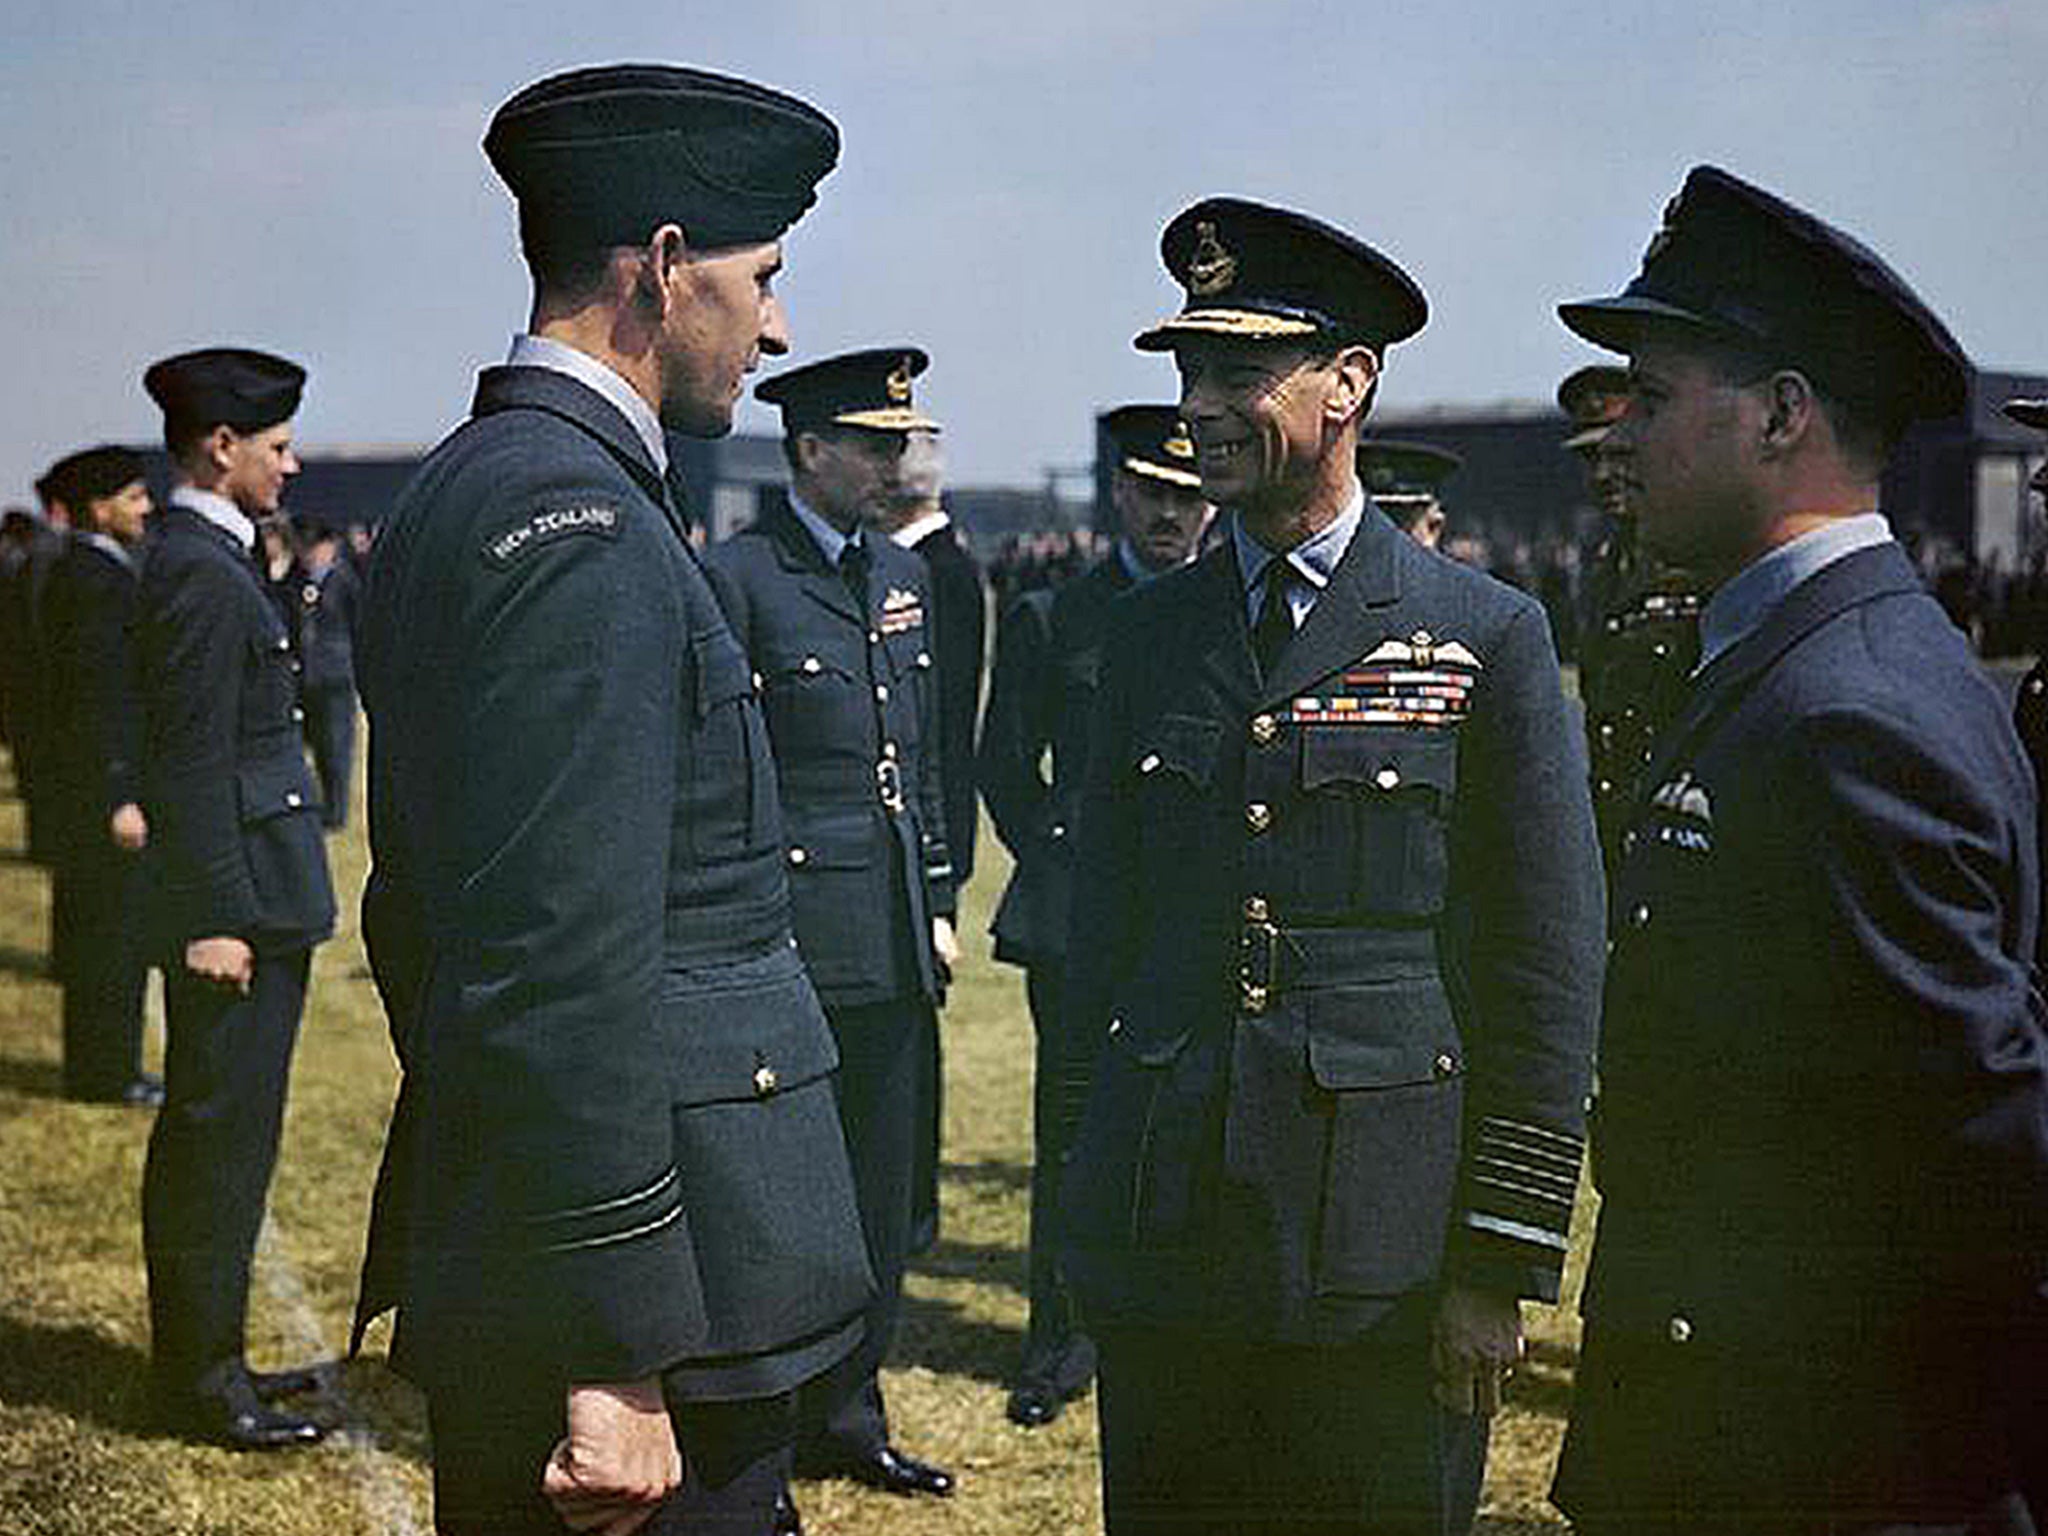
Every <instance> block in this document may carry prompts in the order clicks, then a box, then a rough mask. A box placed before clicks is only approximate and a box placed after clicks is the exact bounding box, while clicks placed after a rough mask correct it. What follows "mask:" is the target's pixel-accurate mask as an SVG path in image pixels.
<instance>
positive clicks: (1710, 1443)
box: [1558, 542, 2048, 1530]
mask: <svg viewBox="0 0 2048 1536" xmlns="http://www.w3.org/2000/svg"><path fill="white" fill-rule="evenodd" d="M1643 784H1644V790H1643V794H1642V798H1641V799H1640V800H1639V802H1638V805H1637V810H1636V815H1635V817H1634V819H1633V821H1632V823H1631V825H1630V827H1629V830H1628V832H1627V834H1626V836H1625V838H1624V840H1623V858H1622V864H1621V867H1620V869H1619V871H1618V874H1617V880H1616V886H1615V892H1614V902H1613V918H1614V932H1615V944H1614V951H1613V955H1612V957H1611V960H1610V962H1609V965H1608V975H1607V997H1606V1012H1605V1024H1604V1031H1603V1036H1602V1045H1601V1097H1600V1117H1599V1126H1598V1132H1597V1136H1596V1142H1595V1147H1594V1158H1595V1170H1594V1171H1595V1174H1596V1177H1597V1182H1598V1184H1599V1187H1600V1191H1601V1194H1602V1205H1601V1211H1600V1225H1599V1233H1598V1238H1597V1241H1596V1243H1595V1247H1594V1253H1593V1261H1592V1269H1591V1273H1590V1277H1589V1280H1588V1284H1587V1290H1586V1295H1585V1299H1584V1302H1583V1308H1582V1310H1583V1311H1584V1312H1585V1314H1586V1318H1587V1322H1588V1329H1589V1332H1588V1353H1587V1356H1586V1359H1585V1362H1584V1365H1583V1367H1582V1369H1581V1372H1580V1378H1579V1388H1578V1397H1577V1402H1576V1405H1575V1407H1574V1410H1573V1423H1572V1429H1571V1436H1570V1441H1569V1444H1568V1447H1567V1450H1566V1453H1565V1456H1564V1459H1563V1462H1562V1464H1561V1466H1560V1470H1559V1477H1558V1499H1559V1502H1560V1503H1561V1504H1562V1505H1563V1506H1564V1507H1565V1508H1567V1509H1568V1510H1570V1511H1572V1512H1573V1513H1575V1514H1577V1515H1580V1516H1582V1517H1584V1518H1587V1519H1592V1518H1595V1517H1599V1516H1621V1515H1626V1514H1630V1513H1635V1512H1639V1511H1646V1510H1655V1509H1659V1508H1663V1509H1670V1508H1674V1507H1676V1508H1683V1509H1685V1510H1687V1511H1688V1512H1689V1513H1696V1514H1699V1515H1701V1516H1702V1517H1705V1516H1709V1515H1712V1514H1713V1513H1715V1512H1717V1511H1719V1512H1730V1511H1740V1510H1744V1509H1747V1510H1749V1511H1751V1512H1754V1513H1761V1514H1764V1515H1769V1516H1773V1517H1775V1518H1777V1519H1778V1520H1781V1521H1782V1525H1783V1528H1784V1529H1787V1530H1790V1529H1794V1528H1795V1527H1796V1528H1798V1529H1804V1528H1805V1527H1804V1526H1798V1525H1797V1522H1796V1521H1795V1519H1794V1518H1793V1517H1794V1515H1795V1514H1796V1513H1802V1512H1803V1513H1807V1514H1816V1515H1826V1516H1829V1517H1831V1518H1836V1519H1839V1520H1840V1521H1841V1522H1842V1525H1841V1528H1844V1529H1846V1528H1848V1527H1849V1526H1850V1525H1857V1526H1860V1525H1863V1524H1876V1523H1880V1522H1883V1523H1889V1522H1890V1521H1893V1520H1899V1519H1906V1518H1919V1519H1924V1520H1929V1521H1935V1520H1938V1519H1941V1518H1943V1517H1946V1518H1948V1519H1956V1518H1960V1516H1959V1515H1958V1513H1957V1512H1958V1511H1967V1510H1969V1509H1970V1508H1972V1507H1973V1506H1974V1504H1975V1502H1976V1501H1977V1500H1979V1499H1981V1498H1982V1497H1983V1495H1984V1494H1985V1493H1986V1492H1987V1491H1990V1490H1992V1489H1994V1488H1996V1487H1997V1486H1999V1485H2000V1483H2001V1482H2002V1481H2004V1480H2006V1479H2008V1478H2009V1476H2010V1473H2009V1469H2007V1468H2005V1467H2004V1464H2003V1462H2004V1455H2005V1445H2004V1439H2003V1433H2002V1428H2003V1426H2002V1424H2001V1422H2000V1414H2001V1412H2002V1411H2003V1407H2004V1400H2003V1398H2002V1396H2001V1388H2000V1386H1999V1384H1998V1381H1997V1375H1998V1371H1999V1369H2000V1357H2001V1356H2003V1355H2004V1354H2005V1353H2006V1352H2007V1349H2008V1347H2009V1345H2008V1341H2007V1340H2004V1339H2002V1338H2001V1332H2002V1330H2004V1329H2005V1328H2007V1327H2008V1326H2009V1324H2010V1321H2011V1319H2012V1316H2013V1306H2014V1302H2015V1298H2016V1297H2018V1296H2020V1295H2021V1294H2022V1293H2023V1292H2024V1291H2025V1290H2026V1289H2027V1287H2028V1286H2029V1285H2030V1284H2031V1283H2032V1282H2034V1281H2037V1280H2038V1279H2039V1278H2040V1277H2041V1275H2042V1273H2043V1272H2044V1270H2048V1246H2044V1241H2043V1239H2044V1230H2048V1229H2044V1212H2048V1144H2044V1138H2048V1099H2044V1072H2048V1055H2044V1042H2043V1037H2042V1033H2041V1007H2040V998H2039V995H2038V993H2037V992H2036V990H2035V985H2034V979H2033V977H2032V975H2031V974H2030V962H2031V961H2032V958H2033V955H2034V942H2035V930H2036V925H2037V923H2038V921H2039V912H2038V904H2039V897H2040V892H2039V884H2038V879H2039V876H2038V870H2037V866H2036V857H2037V843H2036V837H2035V792H2034V782H2033V775H2032V773H2031V772H2030V771H2029V768H2028V765H2027V762H2026V759H2025V757H2024V755H2023V754H2022V752H2021V749H2020V745H2019V742H2018V741H2017V739H2016V738H2015V736H2014V733H2013V730H2012V726H2011V724H2010V722H2009V721H2008V719H2007V718H2006V712H2005V708H2004V705H2003V703H2002V701H2001V699H2000V697H1999V694H1998V692H1997V691H1996V690H1995V689H1994V687H1993V686H1992V684H1991V683H1990V682H1989V680H1988V679H1987V678H1986V677H1985V676H1984V674H1983V672H1982V670H1981V669H1980V667H1979V666H1978V664H1977V662H1976V660H1975V659H1974V658H1973V657H1972V656H1971V655H1970V653H1969V648H1968V645H1967V643H1966V642H1965V640H1964V639H1963V637H1962V635H1961V634H1960V633H1959V632H1958V631H1957V630H1956V628H1955V626H1954V625H1953V624H1951V623H1950V622H1949V620H1948V619H1947V617H1946V616H1945V615H1944V614H1943V613H1942V610H1941V608H1940V607H1939V606H1938V605H1937V604H1936V603H1935V601H1934V599H1933V598H1932V597H1931V596H1929V595H1928V594H1927V593H1926V591H1925V590H1924V589H1923V587H1922V585H1921V582H1920V580H1919V578H1918V577H1917V575H1916V574H1915V573H1914V571H1913V569H1912V567H1911V565H1910V563H1909V562H1908V560H1907V558H1906V556H1905V555H1904V553H1903V552H1902V551H1901V550H1900V549H1899V547H1898V546H1897V545H1896V544H1893V543H1890V542H1885V543H1882V544H1878V545H1876V546H1873V547H1871V548H1868V549H1865V550H1862V551H1860V552H1858V553H1855V554H1851V555H1849V556H1847V557H1845V558H1842V559H1840V560H1839V561H1837V562H1836V563H1835V564H1833V565H1830V566H1827V567H1826V568H1824V569H1823V570H1822V571H1821V572H1820V573H1819V574H1818V575H1815V576H1811V577H1809V578H1807V579H1806V580H1805V581H1804V582H1803V583H1802V584H1801V585H1799V586H1797V587H1795V588H1794V589H1793V590H1792V592H1791V593H1790V595H1789V596H1787V597H1786V598H1785V599H1783V601H1782V602H1781V603H1780V604H1779V605H1778V606H1777V607H1776V608H1775V609H1774V610H1773V611H1772V612H1771V613H1770V614H1769V616H1768V617H1767V618H1766V619H1765V620H1764V622H1763V624H1762V625H1761V627H1760V628H1758V629H1757V630H1756V631H1754V632H1753V633H1751V634H1750V635H1749V636H1748V637H1747V638H1745V639H1742V640H1740V641H1738V642H1736V643H1735V644H1734V645H1733V646H1732V647H1730V648H1729V649H1728V650H1727V651H1725V652H1724V653H1722V654H1720V655H1718V656H1717V657H1715V658H1714V660H1713V661H1712V662H1710V663H1709V664H1708V666H1707V667H1706V668H1705V670H1704V671H1703V672H1702V673H1701V675H1700V677H1699V679H1698V681H1697V682H1696V684H1695V687H1694V691H1693V693H1692V696H1691V698H1690V700H1689V701H1688V703H1687V705H1686V707H1685V709H1684V710H1683V712H1681V714H1680V715H1679V716H1678V718H1677V720H1676V721H1675V722H1674V723H1673V725H1672V727H1671V728H1670V730H1669V731H1668V732H1667V733H1666V735H1665V736H1664V737H1663V738H1662V740H1661V743H1660V746H1659V750H1658V755H1657V758H1656V760H1655V762H1654V763H1653V764H1652V766H1651V770H1650V772H1649V773H1648V774H1647V775H1646V777H1645V778H1644V780H1643ZM1829 1528H1830V1529H1833V1528H1835V1527H1832V1526H1830V1527H1829Z"/></svg>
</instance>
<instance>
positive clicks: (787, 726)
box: [761, 650, 872, 766]
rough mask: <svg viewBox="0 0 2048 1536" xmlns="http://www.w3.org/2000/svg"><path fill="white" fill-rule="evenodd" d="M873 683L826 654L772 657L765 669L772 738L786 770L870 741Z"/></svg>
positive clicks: (764, 689)
mask: <svg viewBox="0 0 2048 1536" xmlns="http://www.w3.org/2000/svg"><path fill="white" fill-rule="evenodd" d="M869 686H870V685H869V684H868V683H867V681H866V680H865V679H864V678H861V677H858V676H856V675H855V674H854V672H853V671H852V669H850V668H849V667H847V666H846V665H845V664H844V663H843V662H842V661H841V660H840V659H839V658H838V657H836V656H833V655H830V654H827V653H826V652H825V651H823V650H815V651H791V652H789V653H787V654H782V655H770V656H768V657H767V658H765V660H764V664H763V666H762V669H761V694H762V703H763V704H764V705H765V706H766V708H767V712H768V734H769V735H770V737H771V738H773V740H774V743H775V752H776V755H777V756H778V757H779V758H781V759H782V761H783V763H784V765H785V766H787V765H789V764H791V763H795V762H800V761H803V760H805V759H809V758H815V757H820V756H831V755H833V754H834V753H838V752H844V751H846V750H847V744H848V743H849V742H861V741H865V740H867V739H868V738H869V736H870V734H871V730H870V728H869V727H866V726H865V725H864V724H863V723H862V714H863V712H868V713H871V712H872V706H871V705H869V704H868V703H867V701H866V698H865V695H866V693H867V690H868V688H869Z"/></svg>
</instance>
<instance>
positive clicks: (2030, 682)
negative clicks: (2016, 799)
mask: <svg viewBox="0 0 2048 1536" xmlns="http://www.w3.org/2000/svg"><path fill="white" fill-rule="evenodd" d="M2005 414H2006V415H2007V417H2009V418H2010V419H2011V420H2013V421H2015V422H2018V423H2019V424H2020V425H2021V426H2023V427H2033V428H2035V429H2036V430H2037V431H2042V432H2048V400H2008V401H2006V402H2005ZM2029 484H2030V485H2031V486H2032V487H2033V491H2034V494H2035V495H2036V496H2038V497H2040V498H2041V502H2042V504H2043V506H2044V507H2048V460H2044V461H2043V462H2042V464H2041V467H2040V468H2039V469H2037V470H2035V471H2034V478H2033V479H2032V481H2030V482H2029ZM2033 638H2034V642H2035V644H2036V645H2039V646H2042V647H2043V649H2042V652H2041V654H2040V655H2039V656H2038V657H2037V658H2036V659H2035V662H2034V664H2033V666H2032V667H2030V668H2028V670H2027V675H2026V676H2025V677H2024V678H2022V679H2021V680H2020V691H2019V698H2018V701H2017V702H2016V703H2015V704H2014V706H2013V724H2014V726H2016V727H2017V728H2018V730H2019V735H2020V745H2021V746H2023V747H2025V748H2026V749H2027V760H2028V761H2029V762H2031V763H2032V764H2033V765H2034V781H2035V783H2036V784H2048V641H2044V640H2043V637H2041V636H2038V635H2037V636H2035V637H2033ZM2044 826H2048V823H2044ZM2044 863H2048V859H2044ZM2036 957H2037V963H2038V964H2041V965H2042V966H2044V967H2048V925H2044V940H2043V943H2042V944H2041V945H2039V946H2037V948H2036Z"/></svg>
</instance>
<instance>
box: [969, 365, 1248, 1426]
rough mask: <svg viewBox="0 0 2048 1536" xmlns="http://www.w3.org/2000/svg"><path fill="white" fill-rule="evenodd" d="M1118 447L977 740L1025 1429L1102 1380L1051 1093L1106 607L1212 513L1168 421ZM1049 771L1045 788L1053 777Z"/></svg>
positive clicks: (1003, 673)
mask: <svg viewBox="0 0 2048 1536" xmlns="http://www.w3.org/2000/svg"><path fill="white" fill-rule="evenodd" d="M1099 424H1100V428H1101V432H1102V434H1103V435H1105V436H1106V437H1107V439H1108V441H1109V442H1110V443H1111V444H1112V445H1114V452H1115V454H1116V467H1115V468H1114V469H1113V470H1112V471H1111V472H1110V481H1109V486H1110V503H1111V506H1112V509H1113V510H1114V512H1115V514H1116V525H1117V540H1116V547H1115V548H1114V550H1113V551H1112V552H1111V553H1110V556H1109V558H1108V559H1106V560H1103V561H1101V562H1099V563H1098V564H1096V565H1095V566H1094V567H1093V568H1092V569H1090V570H1089V571H1088V572H1087V573H1086V574H1085V575H1082V576H1079V577H1077V578H1075V579H1074V580H1073V581H1070V582H1068V583H1066V584H1065V585H1064V586H1062V587H1059V588H1058V589H1056V590H1052V589H1044V588H1041V589H1039V590H1037V591H1034V592H1026V593H1025V594H1024V595H1023V596H1022V597H1020V598H1018V599H1017V600H1016V602H1014V603H1013V604H1011V606H1010V610H1009V612H1008V613H1007V614H1005V615H1004V617H1003V621H1002V625H1001V627H1000V629H999V630H998V632H997V641H996V665H995V675H994V677H993V678H992V679H991V681H990V685H989V698H988V718H987V721H986V723H985V724H984V726H983V729H982V735H981V751H980V769H981V789H982V795H983V797H984V798H985V799H986V800H987V801H988V809H989V815H990V816H991V817H992V818H993V819H994V821H995V824H996V832H997V835H998V836H1000V837H1001V838H1002V840H1003V844H1004V846H1005V847H1007V848H1008V849H1009V850H1010V853H1011V856H1012V857H1013V858H1014V859H1015V861H1016V863H1015V867H1014V869H1013V871H1012V873H1011V875H1010V883H1009V886H1008V887H1007V888H1006V889H1005V890H1004V892H1003V899H1002V902H1001V904H1000V905H999V906H998V907H997V908H996V916H995V923H994V925H993V927H992V929H991V931H992V932H993V933H994V935H995V953H996V958H997V959H998V960H1002V961H1006V962H1008V963H1009V964H1011V965H1021V966H1023V967H1024V995H1025V998H1026V999H1027V1001H1028V1002H1029V1004H1030V1007H1031V1027H1032V1031H1033V1033H1034V1034H1035V1035H1036V1037H1037V1062H1036V1066H1035V1069H1034V1072H1033V1076H1032V1104H1031V1133H1032V1141H1033V1154H1032V1157H1033V1161H1032V1168H1031V1236H1030V1250H1031V1253H1030V1301H1031V1317H1030V1323H1029V1326H1028V1328H1027V1330H1026V1332H1025V1337H1024V1355H1023V1359H1022V1360H1020V1361H1019V1362H1018V1366H1017V1377H1016V1381H1015V1383H1014V1384H1013V1385H1012V1387H1011V1389H1010V1398H1009V1403H1008V1405H1007V1407H1006V1409H1005V1411H1006V1412H1007V1413H1008V1415H1009V1418H1010V1421H1011V1422H1012V1423H1014V1424H1021V1425H1023V1426H1024V1427H1025V1428H1027V1429H1031V1428H1036V1427H1037V1426H1039V1425H1042V1424H1050V1423H1051V1422H1052V1421H1053V1420H1054V1419H1056V1418H1058V1417H1059V1413H1060V1410H1061V1408H1063V1407H1064V1406H1065V1405H1066V1403H1067V1402H1068V1401H1069V1400H1070V1399H1072V1398H1075V1397H1078V1396H1079V1395H1080V1394H1081V1393H1082V1392H1083V1391H1085V1390H1086V1389H1087V1386H1088V1383H1089V1381H1090V1380H1091V1379H1092V1378H1093V1376H1094V1375H1095V1345H1094V1343H1093V1342H1092V1341H1091V1340H1090V1339H1089V1338H1088V1336H1087V1334H1086V1333H1084V1332H1083V1331H1082V1330H1081V1328H1080V1325H1079V1322H1078V1320H1077V1319H1076V1317H1075V1315H1074V1303H1073V1298H1072V1297H1071V1296H1069V1295H1068V1294H1067V1288H1066V1285H1065V1283H1064V1282H1063V1281H1062V1280H1061V1278H1060V1273H1059V1262H1058V1252H1057V1249H1056V1244H1055V1235H1054V1234H1055V1230H1056V1228H1055V1224H1054V1215H1055V1212H1056V1210H1057V1208H1058V1205H1057V1202H1058V1189H1059V1176H1060V1169H1061V1165H1062V1164H1063V1163H1064V1161H1065V1159H1066V1153H1067V1146H1066V1143H1065V1141H1064V1140H1063V1139H1062V1138H1061V1130H1062V1128H1063V1127H1062V1122H1061V1117H1060V1115H1059V1113H1058V1108H1059V1106H1058V1089H1059V1086H1060V1084H1061V1083H1062V1082H1063V1081H1064V1080H1066V1078H1067V1077H1068V1076H1069V1075H1070V1067H1069V1063H1068V1058H1069V1056H1071V1055H1072V1053H1073V1050H1074V1045H1075V1042H1074V1041H1073V1039H1072V1038H1071V1036H1070V1033H1069V1031H1068V1029H1067V1027H1066V1015H1065V1011H1064V1009H1063V1006H1062V992H1063V987H1064V979H1065V972H1066V955H1067V914H1068V912H1069V910H1070V903H1071V897H1072V886H1073V879H1074V838H1073V836H1072V833H1073V829H1074V818H1075V810H1076V808H1077V804H1078V802H1079V800H1080V786H1081V772H1082V768H1083V766H1084V765H1085V764H1086V763H1087V761H1088V722H1089V719H1090V718H1091V717H1092V715H1093V713H1094V708H1095V685H1096V681H1097V679H1098V677H1099V676H1100V674H1101V670H1102V642H1103V635H1104V632H1105V631H1106V630H1107V628H1108V626H1109V615H1110V609H1111V607H1112V605H1113V604H1114V603H1115V602H1116V600H1117V599H1118V598H1119V597H1121V596H1122V595H1123V594H1124V593H1126V592H1128V591H1130V590H1131V589H1132V588H1133V587H1137V586H1140V585H1142V584H1144V583H1145V582H1148V581H1150V580H1151V579H1152V578H1153V577H1155V576H1159V575H1162V574H1163V573H1165V572H1167V571H1170V570H1174V569H1176V568H1178V567H1180V566H1183V565H1185V564H1187V562H1188V561H1189V560H1191V559H1193V558H1194V555H1195V551H1196V549H1197V548H1198V546H1199V545H1200V543H1201V538H1202V534H1203V532H1204V531H1205V530H1206V529H1207V528H1208V526H1209V521H1210V518H1211V517H1212V516H1213V515H1214V513H1215V508H1213V507H1212V506H1210V505H1209V503H1208V502H1206V501H1204V500H1203V499H1202V477H1201V476H1200V475H1198V474H1196V473H1195V445H1194V443H1193V441H1192V440H1191V439H1190V438H1189V436H1188V430H1187V427H1186V425H1185V424H1184V423H1183V422H1182V421H1181V419H1180V412H1179V411H1178V410H1177V409H1176V408H1175V407H1173V406H1170V405H1123V406H1118V407H1117V408H1116V409H1115V410H1112V411H1108V412H1105V413H1104V414H1103V416H1102V417H1101V418H1100V423H1099ZM1048 755H1049V757H1050V768H1051V772H1050V775H1049V776H1048V774H1047V771H1046V764H1047V759H1048Z"/></svg>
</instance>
